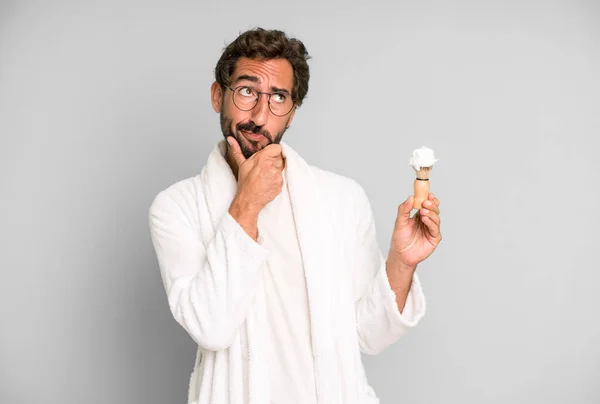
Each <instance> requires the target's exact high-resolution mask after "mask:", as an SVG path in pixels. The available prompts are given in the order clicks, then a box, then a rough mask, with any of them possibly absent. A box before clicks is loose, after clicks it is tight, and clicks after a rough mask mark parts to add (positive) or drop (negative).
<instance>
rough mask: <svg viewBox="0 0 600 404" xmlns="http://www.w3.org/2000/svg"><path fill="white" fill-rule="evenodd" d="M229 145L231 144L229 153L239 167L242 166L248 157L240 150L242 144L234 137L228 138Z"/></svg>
mask: <svg viewBox="0 0 600 404" xmlns="http://www.w3.org/2000/svg"><path fill="white" fill-rule="evenodd" d="M227 143H229V151H230V152H231V156H232V157H233V159H234V160H235V162H236V163H237V165H238V167H239V166H241V165H242V163H243V162H244V161H246V157H244V154H243V153H242V149H241V148H240V144H239V143H238V141H237V140H236V139H235V138H234V137H233V136H227Z"/></svg>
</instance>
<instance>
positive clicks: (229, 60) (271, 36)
mask: <svg viewBox="0 0 600 404" xmlns="http://www.w3.org/2000/svg"><path fill="white" fill-rule="evenodd" d="M241 57H247V58H250V59H259V60H271V59H287V60H288V62H290V64H291V65H292V68H293V70H294V88H293V89H292V98H293V100H294V102H295V103H296V105H298V106H300V105H302V101H303V100H304V97H306V93H308V79H309V78H310V72H309V68H308V63H307V60H308V59H310V56H309V55H308V52H307V51H306V48H305V47H304V44H303V43H302V42H301V41H300V40H298V39H296V38H288V37H287V35H286V34H285V33H284V32H283V31H278V30H265V29H263V28H255V29H252V30H249V31H246V32H244V33H242V34H240V36H238V37H237V38H236V39H235V40H234V41H233V42H232V43H230V44H229V45H227V47H226V48H225V49H224V50H223V54H222V55H221V57H220V58H219V61H218V62H217V67H216V68H215V79H216V81H217V83H219V84H220V85H221V88H222V89H223V91H225V85H229V80H230V78H231V75H232V74H233V71H234V70H235V66H236V64H237V61H238V59H239V58H241Z"/></svg>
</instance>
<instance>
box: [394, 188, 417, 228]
mask: <svg viewBox="0 0 600 404" xmlns="http://www.w3.org/2000/svg"><path fill="white" fill-rule="evenodd" d="M413 200H414V198H413V196H412V195H409V197H408V198H407V199H406V200H405V201H404V202H402V203H401V204H400V206H398V216H397V217H396V223H397V224H398V225H400V226H402V227H404V226H406V225H407V224H408V221H409V220H410V211H411V210H412V206H413Z"/></svg>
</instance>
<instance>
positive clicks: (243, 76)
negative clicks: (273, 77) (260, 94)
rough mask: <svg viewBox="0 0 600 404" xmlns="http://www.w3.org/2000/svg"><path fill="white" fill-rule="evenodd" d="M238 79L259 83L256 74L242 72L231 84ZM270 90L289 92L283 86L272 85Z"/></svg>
mask: <svg viewBox="0 0 600 404" xmlns="http://www.w3.org/2000/svg"><path fill="white" fill-rule="evenodd" d="M239 81H250V82H252V83H260V79H259V78H258V77H256V76H249V75H247V74H242V75H241V76H240V77H238V78H237V79H235V80H234V81H233V82H232V83H231V85H233V84H235V83H237V82H239ZM271 91H273V92H276V93H287V94H291V93H290V92H289V91H288V90H286V89H285V88H279V87H273V86H271Z"/></svg>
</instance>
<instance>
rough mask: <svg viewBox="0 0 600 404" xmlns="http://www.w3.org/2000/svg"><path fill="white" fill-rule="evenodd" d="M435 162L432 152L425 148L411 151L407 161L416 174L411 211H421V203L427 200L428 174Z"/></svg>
mask: <svg viewBox="0 0 600 404" xmlns="http://www.w3.org/2000/svg"><path fill="white" fill-rule="evenodd" d="M436 161H438V159H436V158H435V155H434V153H433V150H431V149H428V148H427V147H421V148H420V149H415V150H413V155H412V158H411V159H410V161H409V162H410V165H412V167H413V168H414V170H415V172H416V174H417V178H415V182H414V199H413V209H421V207H422V206H423V202H425V201H426V200H427V196H428V195H429V188H430V183H429V174H430V173H431V170H432V169H433V165H434V164H435V162H436Z"/></svg>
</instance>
